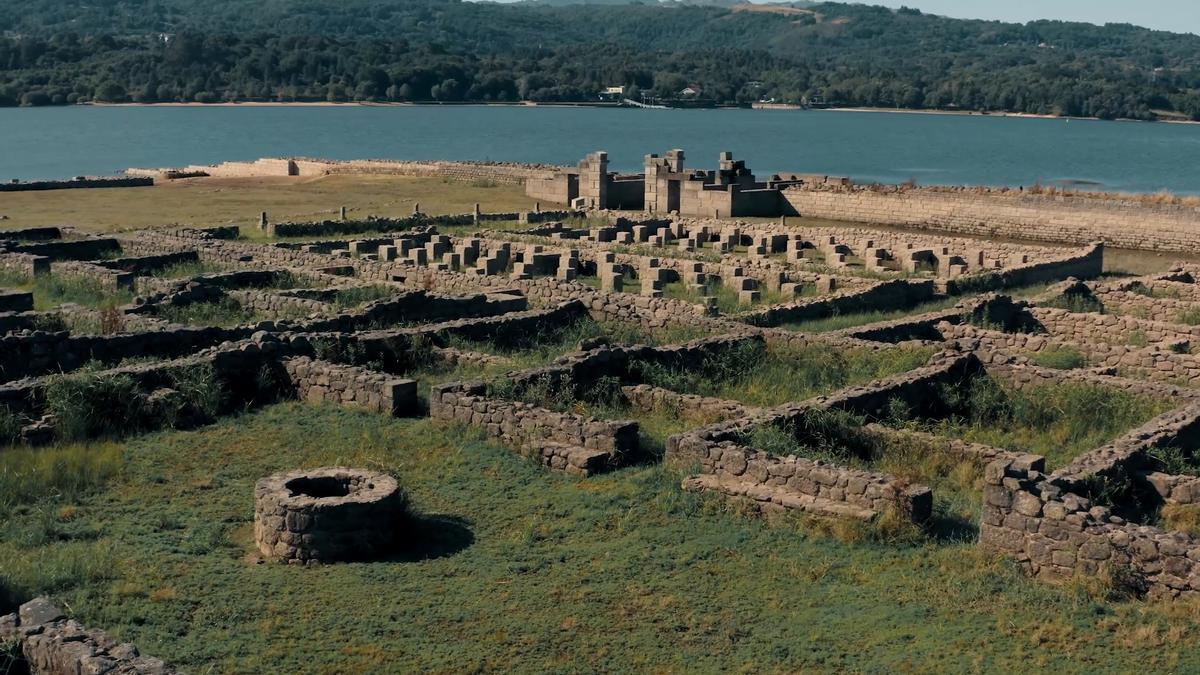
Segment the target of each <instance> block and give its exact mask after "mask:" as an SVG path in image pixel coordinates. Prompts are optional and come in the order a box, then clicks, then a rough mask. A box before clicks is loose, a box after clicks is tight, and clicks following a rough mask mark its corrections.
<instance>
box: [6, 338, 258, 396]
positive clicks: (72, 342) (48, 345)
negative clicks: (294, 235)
mask: <svg viewBox="0 0 1200 675" xmlns="http://www.w3.org/2000/svg"><path fill="white" fill-rule="evenodd" d="M253 332H254V329H253V328H251V327H238V328H218V327H205V328H192V327H187V326H175V327H172V328H170V329H169V330H161V331H150V332H142V333H119V334H117V335H71V334H69V333H67V332H56V333H44V332H40V331H38V332H34V333H31V334H28V335H5V336H4V337H2V338H0V381H4V382H8V381H11V380H15V379H18V378H21V377H27V376H32V375H44V374H46V373H51V372H58V371H62V372H68V371H71V370H75V369H76V368H78V367H79V366H81V365H83V364H84V363H87V362H88V361H92V360H96V361H101V362H104V363H117V362H119V361H121V360H123V359H127V358H136V357H143V356H153V357H160V358H176V357H179V356H183V355H185V354H190V353H193V352H195V351H198V350H200V349H203V348H205V347H211V346H213V345H218V344H220V343H222V342H225V341H227V340H240V339H244V338H246V337H249V336H250V334H251V333H253Z"/></svg>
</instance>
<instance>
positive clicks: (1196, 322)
mask: <svg viewBox="0 0 1200 675" xmlns="http://www.w3.org/2000/svg"><path fill="white" fill-rule="evenodd" d="M1179 323H1186V324H1187V325H1189V326H1200V308H1193V309H1185V310H1184V311H1182V312H1180V313H1179Z"/></svg>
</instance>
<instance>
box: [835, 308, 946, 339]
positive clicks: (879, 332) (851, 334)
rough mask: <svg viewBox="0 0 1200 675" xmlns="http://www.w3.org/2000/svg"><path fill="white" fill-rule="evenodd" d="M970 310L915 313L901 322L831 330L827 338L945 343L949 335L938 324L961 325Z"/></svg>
mask: <svg viewBox="0 0 1200 675" xmlns="http://www.w3.org/2000/svg"><path fill="white" fill-rule="evenodd" d="M967 311H969V310H968V309H966V308H957V307H956V308H954V309H944V310H939V311H936V312H927V313H925V314H914V315H913V316H906V317H904V318H902V319H893V320H891V321H880V322H877V323H869V324H866V325H863V326H855V327H853V328H846V329H843V330H838V331H831V332H829V333H826V334H825V335H828V336H831V337H834V338H838V337H848V338H855V339H858V340H873V341H876V342H890V343H893V344H895V343H900V342H911V341H914V340H928V341H933V342H942V341H944V340H945V339H946V336H945V335H943V334H942V332H941V331H939V330H938V328H937V327H938V324H941V323H943V322H946V323H951V324H955V323H959V322H961V321H962V317H963V314H964V313H965V312H967Z"/></svg>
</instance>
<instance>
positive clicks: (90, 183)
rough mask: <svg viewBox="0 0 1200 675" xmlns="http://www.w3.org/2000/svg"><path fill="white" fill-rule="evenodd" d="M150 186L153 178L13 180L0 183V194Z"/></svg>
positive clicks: (152, 183)
mask: <svg viewBox="0 0 1200 675" xmlns="http://www.w3.org/2000/svg"><path fill="white" fill-rule="evenodd" d="M151 185H154V179H153V178H149V177H138V176H131V177H127V178H74V179H71V180H33V181H16V180H14V181H9V182H7V183H0V192H27V191H30V190H66V189H74V188H118V187H149V186H151Z"/></svg>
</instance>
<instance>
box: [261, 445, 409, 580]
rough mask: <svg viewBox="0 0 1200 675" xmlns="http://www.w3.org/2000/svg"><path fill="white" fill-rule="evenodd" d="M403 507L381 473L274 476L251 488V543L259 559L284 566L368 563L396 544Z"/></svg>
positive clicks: (337, 470) (332, 470)
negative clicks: (272, 561) (252, 501)
mask: <svg viewBox="0 0 1200 675" xmlns="http://www.w3.org/2000/svg"><path fill="white" fill-rule="evenodd" d="M405 502H406V499H405V496H404V493H403V492H402V491H401V490H400V486H399V484H398V483H397V482H396V479H395V478H393V477H391V476H389V475H387V474H384V473H378V472H372V471H367V470H365V469H348V468H345V467H326V468H321V469H312V470H307V471H305V470H301V471H288V472H286V473H278V474H275V475H272V476H268V477H266V478H263V479H262V480H260V481H258V483H257V484H255V486H254V542H255V544H256V545H257V547H258V552H259V553H261V554H262V555H263V557H264V558H267V559H269V560H274V561H278V562H284V563H290V564H309V565H311V564H315V563H322V562H336V561H343V560H370V559H372V558H374V557H377V556H379V555H382V554H385V553H387V552H388V551H389V550H390V549H391V548H392V547H393V546H394V545H395V544H396V540H397V536H398V530H399V528H400V527H401V525H402V521H403V519H404V516H405V505H406V504H405Z"/></svg>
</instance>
